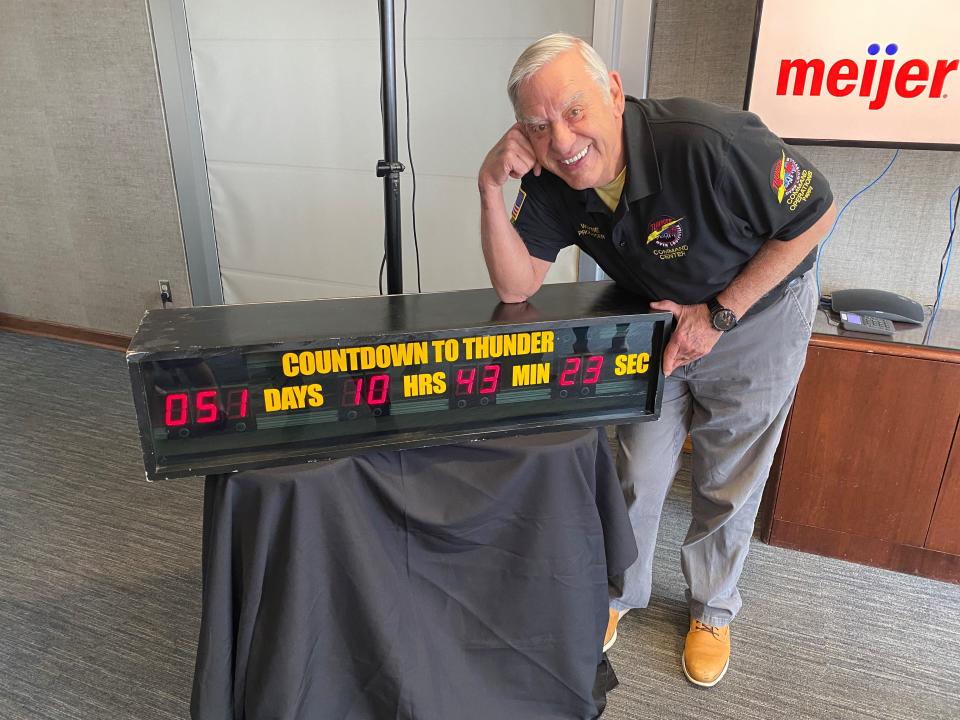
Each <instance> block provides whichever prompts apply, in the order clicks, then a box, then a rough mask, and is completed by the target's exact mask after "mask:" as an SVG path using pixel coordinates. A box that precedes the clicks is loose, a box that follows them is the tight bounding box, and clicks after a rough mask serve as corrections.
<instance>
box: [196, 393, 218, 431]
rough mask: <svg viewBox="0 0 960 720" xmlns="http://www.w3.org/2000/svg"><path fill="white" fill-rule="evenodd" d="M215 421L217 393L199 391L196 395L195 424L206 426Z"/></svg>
mask: <svg viewBox="0 0 960 720" xmlns="http://www.w3.org/2000/svg"><path fill="white" fill-rule="evenodd" d="M216 421H217V391H216V390H201V391H200V392H198V393H197V422H198V423H200V424H202V425H207V424H209V423H212V422H216Z"/></svg>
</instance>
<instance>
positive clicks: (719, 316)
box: [707, 298, 737, 332]
mask: <svg viewBox="0 0 960 720" xmlns="http://www.w3.org/2000/svg"><path fill="white" fill-rule="evenodd" d="M707 310H709V311H710V322H711V323H712V324H713V327H714V328H716V329H717V330H719V331H720V332H726V331H727V330H731V329H733V328H735V327H736V326H737V316H736V315H735V314H734V312H733V310H731V309H730V308H725V307H724V306H723V305H721V304H720V303H719V302H718V301H717V299H716V298H713V299H711V300H707Z"/></svg>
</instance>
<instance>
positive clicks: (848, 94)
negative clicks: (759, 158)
mask: <svg viewBox="0 0 960 720" xmlns="http://www.w3.org/2000/svg"><path fill="white" fill-rule="evenodd" d="M748 107H749V109H750V110H751V111H753V112H755V113H757V114H758V115H760V117H761V118H762V119H763V120H764V122H766V123H767V125H769V126H770V128H771V129H772V130H773V131H774V132H776V133H777V134H778V135H780V136H782V137H785V138H790V139H799V140H837V141H841V142H843V141H846V142H880V143H889V144H892V145H897V144H908V143H909V144H914V143H920V144H936V145H958V144H960V0H912V2H909V3H905V2H902V0H843V1H842V2H837V1H836V0H805V1H804V2H803V3H795V2H788V1H787V0H765V2H764V3H763V14H762V17H761V21H760V28H759V33H758V37H757V40H756V47H755V55H754V59H753V76H752V81H751V84H750V88H749V101H748Z"/></svg>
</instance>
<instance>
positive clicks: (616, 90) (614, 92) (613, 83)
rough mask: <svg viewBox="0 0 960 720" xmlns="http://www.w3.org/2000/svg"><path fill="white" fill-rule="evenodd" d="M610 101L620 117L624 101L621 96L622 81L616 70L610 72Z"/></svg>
mask: <svg viewBox="0 0 960 720" xmlns="http://www.w3.org/2000/svg"><path fill="white" fill-rule="evenodd" d="M610 99H611V101H612V102H613V107H614V108H616V110H617V114H618V115H622V114H623V107H624V103H625V102H626V101H625V100H624V96H623V80H622V79H621V78H620V73H618V72H617V71H616V70H611V71H610Z"/></svg>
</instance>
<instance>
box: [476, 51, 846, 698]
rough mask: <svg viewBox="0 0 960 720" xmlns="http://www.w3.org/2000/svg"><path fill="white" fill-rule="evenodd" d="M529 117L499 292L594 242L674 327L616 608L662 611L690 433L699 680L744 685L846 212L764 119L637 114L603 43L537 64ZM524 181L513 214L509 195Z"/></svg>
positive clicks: (627, 479) (690, 105)
mask: <svg viewBox="0 0 960 720" xmlns="http://www.w3.org/2000/svg"><path fill="white" fill-rule="evenodd" d="M508 94H509V96H510V100H511V102H512V103H513V107H514V111H515V114H516V118H517V122H516V124H515V125H514V126H513V127H511V128H510V129H509V130H508V131H507V133H506V134H505V135H504V136H503V137H502V138H501V139H500V141H499V142H498V143H497V144H496V145H495V146H494V147H493V149H491V150H490V152H489V153H488V154H487V157H486V159H485V160H484V162H483V166H482V167H481V168H480V173H479V177H478V186H479V190H480V198H481V238H482V243H483V253H484V258H485V259H486V263H487V268H488V270H489V272H490V278H491V281H492V283H493V286H494V288H495V289H496V290H497V293H498V294H499V295H500V297H501V299H502V300H503V301H504V302H508V303H515V302H523V301H524V300H526V299H527V298H528V297H530V296H531V295H533V294H534V293H535V292H536V291H537V290H538V289H539V287H540V285H541V283H542V282H543V279H544V277H545V276H546V274H547V271H548V270H549V268H550V266H551V264H552V263H553V262H554V261H555V260H556V257H557V253H558V252H559V251H560V250H561V249H563V248H564V247H567V246H568V245H574V244H575V245H578V246H579V247H580V249H581V250H583V251H584V252H587V253H588V254H589V255H591V256H592V257H593V258H594V259H595V260H596V261H597V263H598V264H599V265H600V267H601V268H602V269H603V270H604V272H606V273H607V275H608V276H610V277H611V278H612V279H613V280H615V281H616V282H617V283H618V284H619V285H621V286H622V287H624V288H626V289H627V290H629V291H631V292H633V293H635V294H637V295H638V296H640V297H642V298H643V299H644V300H647V301H649V302H650V304H651V307H652V308H653V309H655V310H665V311H669V312H672V313H673V315H674V317H675V320H676V326H675V331H674V333H673V336H672V337H671V339H670V342H669V343H668V345H667V347H666V348H665V350H664V357H663V370H664V373H665V374H666V375H667V376H668V377H667V382H666V384H665V387H664V394H663V407H662V413H661V419H660V420H659V421H658V422H654V423H640V424H636V425H625V426H621V427H619V428H618V429H617V436H618V440H619V444H620V452H619V455H618V468H619V470H620V474H621V480H622V482H623V483H624V487H625V488H626V490H625V495H626V499H627V503H628V505H629V508H630V519H631V522H632V523H633V529H634V534H635V536H636V540H637V545H638V548H639V551H640V554H639V558H638V560H637V562H636V563H635V564H634V565H633V567H631V568H630V569H629V570H628V571H627V574H626V578H625V584H624V591H623V593H622V595H621V596H620V597H617V598H615V599H613V601H612V602H611V608H610V622H609V626H608V629H607V634H606V637H605V638H604V650H606V649H607V648H609V647H610V645H612V644H613V641H614V640H615V639H616V628H617V622H618V621H619V619H620V618H621V617H622V616H623V614H624V613H626V612H627V611H629V610H632V609H635V608H643V607H646V605H647V603H648V602H649V599H650V589H651V573H652V560H653V551H654V543H655V542H656V536H657V526H658V524H659V520H660V512H661V508H662V506H663V502H664V498H665V497H666V493H667V490H668V489H669V487H670V484H671V482H672V480H673V477H674V475H675V474H676V471H677V469H678V466H679V456H680V450H681V448H682V446H683V441H684V439H685V437H686V436H687V433H688V432H689V433H690V434H691V435H692V438H693V448H694V453H693V461H692V462H693V493H692V495H693V499H692V508H691V509H692V514H693V520H692V522H691V524H690V528H689V531H688V533H687V537H686V539H685V540H684V543H683V546H682V549H681V567H682V569H683V574H684V577H685V579H686V581H687V588H688V589H687V600H688V603H689V607H690V629H689V632H688V634H687V638H686V643H685V647H684V651H683V655H682V659H681V660H682V667H683V670H684V673H685V675H686V676H687V678H688V679H689V680H690V681H691V682H693V683H695V684H697V685H702V686H707V687H709V686H712V685H715V684H716V683H717V682H719V680H720V679H721V678H722V677H723V675H724V673H725V672H726V671H727V667H728V665H729V657H730V628H729V626H730V622H731V621H732V620H733V618H734V616H735V615H736V614H737V612H738V610H739V609H740V606H741V599H740V594H739V592H738V590H737V581H738V579H739V576H740V572H741V570H742V568H743V563H744V560H745V559H746V555H747V550H748V549H749V545H750V537H751V534H752V531H753V524H754V520H755V518H756V514H757V509H758V507H759V503H760V498H761V495H762V493H763V486H764V483H765V481H766V477H767V474H768V472H769V469H770V464H771V462H772V459H773V454H774V451H775V450H776V447H777V443H778V441H779V438H780V433H781V431H782V429H783V424H784V421H785V420H786V417H787V413H788V411H789V409H790V405H791V403H792V402H793V394H794V391H795V389H796V384H797V380H798V378H799V375H800V371H801V369H802V368H803V362H804V359H805V357H806V346H807V342H808V340H809V338H810V330H811V324H812V320H813V315H814V311H815V309H816V305H817V297H816V291H815V286H814V281H813V278H812V272H811V268H812V267H813V263H814V260H815V257H816V248H817V244H818V243H819V241H820V240H821V239H822V238H823V237H824V236H825V235H826V232H827V231H828V230H829V228H830V227H831V225H832V223H833V219H834V217H835V214H836V210H835V208H834V206H833V196H832V193H831V191H830V187H829V185H828V184H827V182H826V180H825V179H824V178H823V176H822V175H821V174H820V173H819V171H817V170H816V168H814V167H813V166H812V165H811V164H810V163H809V162H808V161H807V160H806V159H805V158H803V157H802V156H801V155H800V154H799V153H797V152H796V150H795V149H793V148H792V147H790V146H788V145H785V144H784V143H783V142H782V141H780V140H779V139H778V138H777V137H776V136H774V135H773V134H772V133H771V132H770V131H769V130H768V129H767V128H766V127H765V126H764V125H763V123H762V122H760V120H759V119H758V118H757V117H756V116H755V115H752V114H750V113H745V112H740V111H735V110H728V109H725V108H722V107H719V106H716V105H711V104H709V103H704V102H699V101H696V100H690V99H684V98H675V99H672V100H664V101H655V100H636V99H634V98H629V97H626V96H625V95H624V93H623V88H622V85H621V80H620V76H619V75H618V74H617V73H616V72H608V70H607V68H606V67H605V65H604V63H603V61H602V60H601V59H600V57H599V56H598V55H597V54H596V52H595V51H594V50H593V48H591V47H590V46H589V45H587V44H586V43H584V42H582V41H581V40H578V39H576V38H573V37H571V36H569V35H563V34H557V35H550V36H547V37H545V38H543V39H541V40H538V41H537V42H536V43H534V44H533V45H531V46H530V47H529V48H527V50H525V51H524V52H523V54H522V55H521V56H520V58H519V59H518V60H517V63H516V65H515V66H514V68H513V72H512V73H511V75H510V80H509V83H508ZM510 178H522V183H521V189H520V192H519V194H518V196H517V200H516V203H515V204H514V206H513V212H512V213H510V215H509V216H508V215H507V213H506V212H505V207H504V203H503V190H502V188H503V185H504V184H505V183H506V182H507V181H508V180H509V179H510Z"/></svg>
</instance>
